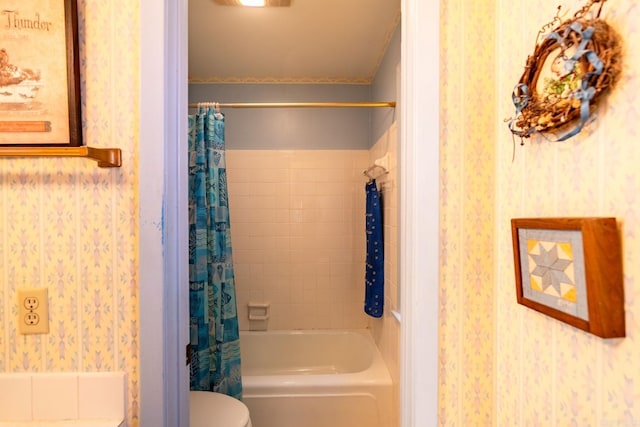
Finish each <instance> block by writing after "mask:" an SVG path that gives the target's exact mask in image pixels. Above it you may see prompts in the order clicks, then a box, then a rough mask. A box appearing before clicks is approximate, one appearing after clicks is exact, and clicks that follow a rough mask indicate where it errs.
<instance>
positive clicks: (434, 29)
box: [140, 0, 439, 427]
mask: <svg viewBox="0 0 640 427" xmlns="http://www.w3.org/2000/svg"><path fill="white" fill-rule="evenodd" d="M147 3H153V2H152V1H151V0H141V5H142V7H141V10H145V13H143V14H142V15H141V27H142V33H143V34H145V36H144V37H143V38H142V41H141V51H142V52H143V53H142V55H141V56H142V58H141V59H142V70H141V71H142V75H143V76H145V79H143V80H145V81H144V83H143V90H142V100H141V104H142V105H141V108H142V111H143V113H145V112H149V113H150V114H148V115H147V114H141V118H142V123H141V147H140V152H141V158H144V159H145V163H146V162H147V161H149V160H148V159H151V160H153V159H156V158H157V157H158V156H159V157H160V163H159V164H164V165H165V167H164V171H163V170H159V168H155V170H153V168H151V167H147V168H145V167H144V166H141V174H140V176H141V182H140V188H145V190H148V189H149V188H153V187H157V183H158V182H159V181H162V180H163V178H165V185H164V188H163V191H162V194H161V197H160V198H158V197H157V196H155V197H154V196H149V195H145V194H144V193H143V192H141V227H142V228H143V229H142V230H141V248H142V249H144V248H145V247H151V246H152V245H153V243H157V242H162V234H163V231H162V230H160V231H158V223H154V221H156V220H160V223H159V224H160V225H161V226H162V227H161V228H163V229H164V236H165V237H168V239H165V240H164V245H163V247H164V256H163V254H162V251H158V250H157V248H156V249H155V250H153V251H150V253H148V254H145V255H144V256H141V259H140V271H141V275H140V276H141V277H140V300H141V301H144V300H145V297H147V296H150V295H154V297H156V296H157V293H158V288H157V283H164V292H163V295H164V296H165V297H164V299H163V304H162V309H161V310H158V307H146V306H144V305H142V306H141V308H140V310H141V312H140V318H141V355H142V360H144V361H145V364H144V365H141V396H142V400H141V414H142V420H141V425H143V426H146V425H167V426H169V425H186V424H184V423H182V422H172V420H185V419H188V414H187V409H188V404H185V402H186V396H185V395H186V389H184V388H183V387H184V379H183V378H181V377H182V376H184V375H185V374H186V369H184V368H183V367H182V365H181V362H183V361H184V344H185V341H184V339H185V338H186V337H185V336H181V333H174V332H175V331H174V329H173V327H172V326H171V325H173V324H174V323H175V321H176V318H179V317H180V316H181V313H182V315H184V313H183V311H184V305H185V299H186V295H184V293H186V292H184V293H183V292H181V290H180V287H179V286H178V281H179V280H180V277H181V275H183V274H184V260H183V259H181V257H182V255H180V251H179V250H177V248H180V247H181V246H183V245H184V241H183V240H182V239H181V237H180V235H179V233H178V234H171V233H169V232H168V231H169V230H167V229H168V228H171V229H173V231H174V233H175V232H176V230H180V229H182V228H183V227H182V226H181V224H180V220H181V218H180V214H179V213H172V212H168V213H169V214H170V215H169V216H167V212H165V214H164V215H162V207H163V206H165V207H166V206H168V207H175V206H176V205H179V204H180V203H179V202H180V198H181V196H180V189H181V188H182V186H183V184H184V183H183V182H182V181H183V178H182V177H181V175H180V173H179V170H180V168H179V166H180V165H179V162H180V159H178V158H172V157H170V156H169V155H168V153H172V152H174V151H176V150H175V148H176V147H175V141H176V140H180V139H182V138H185V137H186V136H181V132H180V131H181V130H184V124H181V123H182V121H184V120H185V116H186V70H185V66H184V65H181V66H179V67H178V72H177V73H174V72H172V71H173V70H175V67H176V66H175V62H174V61H176V60H184V59H185V52H184V51H183V50H184V46H185V45H186V44H185V41H186V22H187V21H186V16H185V13H184V11H185V4H178V5H176V4H175V2H172V1H170V0H166V1H165V9H164V10H160V9H158V8H157V5H151V4H148V5H147ZM145 5H147V6H149V7H150V8H146V7H145ZM438 16H439V6H438V5H437V4H435V5H431V4H429V5H424V4H422V2H420V1H419V0H404V1H403V23H402V26H403V67H402V69H403V70H402V76H403V77H402V80H403V88H402V100H401V108H402V109H403V112H402V120H403V125H402V128H403V136H402V138H401V141H402V145H403V154H402V158H403V161H406V163H403V189H402V201H401V210H402V230H403V239H402V243H401V247H402V254H403V258H404V260H403V261H402V265H401V270H402V271H401V280H403V286H402V293H403V297H402V300H403V319H402V322H403V323H402V331H403V333H402V347H403V351H402V358H401V365H402V371H403V374H402V384H403V386H402V387H403V392H402V395H403V399H402V425H403V427H405V426H406V427H408V426H413V425H416V426H417V425H433V424H435V421H436V416H437V409H436V408H437V391H436V390H437V317H436V316H437V314H436V313H437V309H438V306H437V283H438V274H437V271H438V269H437V255H438V248H437V235H438V230H437V218H438V214H437V212H438V179H437V178H438V168H437V158H438V144H437V141H438V106H437V102H436V103H434V102H430V101H432V100H434V99H438V89H437V86H438V85H437V83H435V84H434V83H433V82H437V81H438V69H437V67H433V66H429V65H430V64H437V63H438V55H439V53H438V31H439V24H438ZM418 23H420V25H418ZM158 39H161V40H166V43H165V46H164V48H163V49H164V50H163V52H162V53H161V54H160V57H159V58H158V57H154V56H153V55H154V53H156V54H157V49H158V48H157V46H156V44H157V43H155V41H157V40H158ZM147 49H148V50H147ZM158 65H160V67H159V69H160V70H166V72H161V71H157V70H158V68H157V66H158ZM185 65H186V64H185ZM154 66H155V67H156V68H154ZM170 70H171V72H170ZM149 78H150V80H149ZM154 78H155V83H156V87H155V90H156V92H157V87H158V86H160V87H164V96H158V95H157V93H156V92H154V91H153V89H152V85H153V84H154ZM183 79H184V80H183ZM183 105H184V107H183ZM157 123H164V125H163V126H162V129H157V128H158V126H157ZM148 139H155V141H158V140H161V141H165V143H164V144H165V150H164V153H162V154H160V153H158V151H160V150H158V146H157V142H155V144H154V143H153V141H149V140H148ZM428 141H432V142H431V143H429V142H428ZM154 145H155V146H154ZM174 162H177V163H178V164H174ZM152 164H158V163H152ZM418 165H420V166H419V167H418ZM145 172H148V173H145ZM158 205H160V208H158ZM143 206H144V207H143ZM427 212H428V213H429V214H428V215H427V216H428V217H430V218H433V220H424V217H425V213H427ZM419 220H420V221H419ZM148 221H149V222H150V224H149V226H148V227H147V222H148ZM154 227H155V230H154ZM142 252H143V251H141V253H142ZM158 259H160V260H161V262H163V263H164V265H165V269H164V271H163V272H157V271H156V270H158V269H157V268H156V266H157V265H158V262H157V261H158ZM162 260H163V261H162ZM158 275H159V279H160V281H158ZM174 296H177V298H173V297H174ZM158 319H159V320H160V321H159V322H157V320H158ZM158 324H159V325H164V326H163V327H161V328H158ZM418 326H419V328H418ZM158 372H164V373H165V375H164V376H161V375H158ZM158 378H159V379H158ZM176 396H177V398H176ZM414 402H420V404H419V405H418V404H417V403H414ZM147 416H148V417H149V418H145V417H147ZM154 417H155V420H154V419H153V418H154ZM418 419H419V420H420V422H418V421H416V420H418Z"/></svg>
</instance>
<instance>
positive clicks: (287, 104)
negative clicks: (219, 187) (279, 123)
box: [189, 101, 396, 108]
mask: <svg viewBox="0 0 640 427" xmlns="http://www.w3.org/2000/svg"><path fill="white" fill-rule="evenodd" d="M200 104H210V105H211V106H214V105H216V103H215V102H202V103H200ZM217 105H218V107H220V108H364V107H389V108H395V107H396V103H395V101H390V102H230V103H225V102H219V103H217ZM197 107H198V104H197V103H196V104H189V108H197Z"/></svg>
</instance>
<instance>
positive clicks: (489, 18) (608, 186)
mask: <svg viewBox="0 0 640 427" xmlns="http://www.w3.org/2000/svg"><path fill="white" fill-rule="evenodd" d="M473 3H474V4H473V5H471V4H470V2H462V1H453V2H445V3H443V4H442V27H441V29H442V31H441V34H442V46H443V49H442V60H441V72H442V100H441V101H442V111H441V113H442V116H441V117H442V140H441V153H442V154H441V166H442V170H441V188H442V190H441V191H442V211H441V223H442V236H441V265H442V270H441V300H440V319H441V328H440V329H441V338H440V341H441V353H440V356H441V358H440V408H441V409H440V424H442V425H497V426H537V425H539V426H632V425H638V423H640V408H639V407H638V405H637V404H635V402H637V401H638V399H639V398H640V370H639V369H638V368H637V366H638V364H637V363H636V361H637V360H638V358H639V356H640V344H637V343H636V341H637V336H636V335H638V321H637V318H638V315H639V314H640V308H639V307H638V306H636V301H637V300H638V295H639V293H640V288H638V286H637V284H636V283H637V281H638V280H637V279H638V277H639V275H640V267H639V266H638V263H637V262H636V260H637V258H638V256H639V255H640V254H639V252H640V243H639V241H638V233H637V232H636V231H635V230H636V229H637V228H638V226H639V225H640V223H639V222H640V214H639V212H638V210H639V209H640V203H638V200H637V198H638V197H637V194H640V174H638V172H637V164H638V163H639V162H640V148H639V147H638V145H637V144H636V143H635V142H636V140H637V136H638V135H637V134H638V131H637V126H636V124H637V123H638V121H639V120H640V110H639V109H638V108H637V106H636V103H635V102H634V99H635V98H636V97H637V94H638V91H640V86H639V83H638V79H637V70H636V68H637V67H636V65H637V64H639V63H640V48H639V47H638V46H639V43H638V42H639V41H640V40H639V37H640V36H639V34H640V31H639V27H638V24H637V23H638V22H640V19H639V18H640V7H639V6H638V5H637V2H633V1H630V0H621V1H618V2H607V3H605V4H604V7H603V10H602V15H601V17H602V18H603V19H605V20H607V22H608V23H609V24H610V25H612V26H613V27H614V28H615V29H616V30H617V32H618V33H619V34H620V36H621V38H622V41H623V46H624V49H623V52H624V53H623V54H624V58H623V64H624V65H623V72H622V77H621V79H620V81H619V82H618V84H617V86H616V87H615V88H614V89H613V90H612V91H611V93H610V94H609V95H608V96H607V97H606V98H604V99H602V100H601V103H600V105H599V107H598V108H597V110H596V112H595V113H596V114H595V117H596V119H595V121H593V122H592V123H590V124H589V126H588V127H587V129H585V130H583V132H581V133H580V134H579V135H578V136H577V137H574V138H571V139H570V140H568V141H566V142H562V143H555V142H550V141H547V140H545V139H543V138H540V137H533V138H530V139H529V140H526V141H524V145H522V146H521V145H520V141H519V140H515V141H514V140H513V138H512V136H511V133H510V132H509V130H508V128H507V125H506V123H505V119H507V118H509V117H511V116H512V115H513V112H514V107H513V104H512V101H511V93H512V90H513V88H514V86H515V84H516V83H517V81H518V79H519V78H520V75H521V74H522V72H523V67H524V63H525V60H526V58H527V55H529V54H531V53H532V50H533V48H534V45H535V37H536V35H537V33H538V31H539V30H540V28H541V27H542V26H543V25H544V24H546V23H548V22H550V21H551V19H552V18H553V16H554V15H555V13H556V11H557V7H558V5H559V4H560V5H561V14H562V16H564V17H565V18H566V17H569V16H572V15H573V13H574V12H575V11H576V10H577V9H578V8H580V7H582V6H583V5H584V4H585V3H586V2H584V1H578V0H575V1H564V2H552V1H544V2H541V3H539V4H537V5H536V7H533V8H532V7H531V3H530V2H526V1H523V0H520V1H516V2H513V1H509V2H507V1H504V0H496V1H493V0H492V1H486V2H477V3H476V2H473ZM491 106H493V108H491ZM524 216H534V217H542V216H613V217H616V218H617V219H618V223H619V226H620V233H621V237H622V241H623V267H624V289H625V312H626V329H627V336H626V337H625V338H621V339H601V338H598V337H596V336H594V335H590V334H588V333H586V332H583V331H581V330H579V329H576V328H573V327H571V326H569V325H567V324H564V323H562V322H559V321H556V320H554V319H551V318H549V317H546V316H544V315H542V314H539V313H537V312H535V311H533V310H530V309H528V308H526V307H524V306H521V305H518V304H517V302H516V295H515V284H514V271H513V250H512V241H511V230H510V219H511V218H515V217H524ZM479 254H483V256H480V255H479Z"/></svg>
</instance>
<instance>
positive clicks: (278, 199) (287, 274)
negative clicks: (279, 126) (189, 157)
mask: <svg viewBox="0 0 640 427" xmlns="http://www.w3.org/2000/svg"><path fill="white" fill-rule="evenodd" d="M368 162H369V152H368V151H365V150H296V151H292V150H280V151H278V150H228V151H227V168H228V170H227V173H228V180H229V182H228V185H229V199H230V201H229V203H230V209H231V231H232V240H233V251H234V263H235V272H236V291H237V298H238V316H239V322H240V328H241V329H243V330H246V329H249V322H248V313H247V303H248V302H249V301H258V302H259V301H264V302H269V303H271V318H270V320H269V323H268V328H269V329H314V328H364V327H366V325H367V319H366V316H365V315H364V313H363V299H364V291H363V287H362V282H363V280H364V279H363V278H364V256H365V255H364V249H365V240H364V184H365V182H366V179H365V177H364V176H363V174H362V171H363V169H365V168H366V167H367V166H368Z"/></svg>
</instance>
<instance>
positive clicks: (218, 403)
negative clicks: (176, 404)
mask: <svg viewBox="0 0 640 427" xmlns="http://www.w3.org/2000/svg"><path fill="white" fill-rule="evenodd" d="M189 425H190V426H191V427H251V419H250V418H249V409H248V408H247V406H246V405H245V404H244V403H242V402H240V401H239V400H237V399H234V398H233V397H230V396H226V395H224V394H221V393H212V392H209V391H191V392H189Z"/></svg>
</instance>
